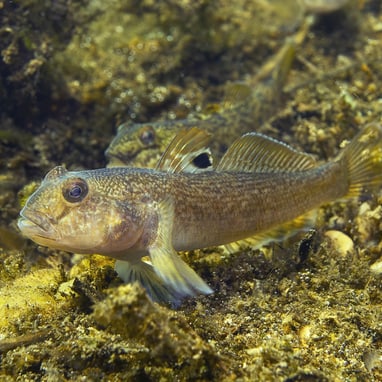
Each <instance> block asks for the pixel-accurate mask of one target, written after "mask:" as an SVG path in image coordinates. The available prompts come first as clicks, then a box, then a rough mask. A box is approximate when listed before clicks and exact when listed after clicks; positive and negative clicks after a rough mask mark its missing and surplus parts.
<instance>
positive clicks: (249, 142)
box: [216, 133, 316, 173]
mask: <svg viewBox="0 0 382 382" xmlns="http://www.w3.org/2000/svg"><path fill="white" fill-rule="evenodd" d="M315 166H316V162H315V160H314V159H313V157H312V156H310V155H309V154H305V153H302V152H299V151H296V150H295V149H293V148H292V147H290V146H288V145H287V144H285V143H282V142H279V141H277V140H275V139H272V138H269V137H266V136H265V135H262V134H258V133H248V134H245V135H243V136H242V137H240V138H238V139H237V140H236V141H235V142H234V143H233V144H232V146H231V147H230V148H229V149H228V150H227V152H226V153H225V154H224V156H223V158H222V160H221V161H220V163H219V164H218V166H217V168H216V170H217V171H242V172H262V173H275V172H279V173H281V172H293V171H305V170H308V169H311V168H313V167H315Z"/></svg>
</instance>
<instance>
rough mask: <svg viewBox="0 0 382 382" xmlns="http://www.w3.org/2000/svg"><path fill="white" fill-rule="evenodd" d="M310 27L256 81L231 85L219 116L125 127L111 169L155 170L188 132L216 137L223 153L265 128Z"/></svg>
mask: <svg viewBox="0 0 382 382" xmlns="http://www.w3.org/2000/svg"><path fill="white" fill-rule="evenodd" d="M308 27H309V25H308V23H307V25H304V26H303V27H302V28H301V30H300V31H299V32H298V33H296V35H295V36H292V37H289V38H288V39H287V40H286V42H285V43H284V44H283V46H282V47H281V48H280V49H279V51H277V52H276V54H274V55H273V56H272V57H270V58H269V59H268V60H267V61H266V62H265V64H264V65H263V66H262V67H261V68H260V70H259V72H258V73H257V74H256V75H255V76H254V78H253V79H252V81H251V83H249V84H246V83H234V84H231V86H228V87H227V91H226V97H225V101H224V102H223V105H222V106H221V107H217V108H215V109H214V110H213V112H208V113H207V114H205V115H200V116H194V117H192V116H190V117H188V118H185V119H179V120H165V121H156V122H146V123H131V122H126V123H123V124H121V125H120V126H119V127H118V131H117V135H116V136H115V137H114V138H113V139H112V141H111V142H110V144H109V146H108V148H107V149H106V151H105V156H106V159H107V162H108V167H118V166H135V167H141V166H144V167H155V165H156V163H157V162H158V160H159V158H160V156H161V154H162V153H163V152H164V150H165V149H166V147H167V146H168V144H169V143H170V142H171V140H172V139H173V138H174V136H175V135H176V134H177V133H178V132H179V131H180V130H183V129H185V128H189V129H190V128H192V127H198V128H199V129H202V130H205V131H207V132H209V133H211V134H213V136H214V140H213V142H211V145H210V147H211V149H212V150H213V151H214V152H215V155H218V154H219V153H223V152H224V151H225V150H226V149H227V147H228V145H229V144H230V143H231V142H232V141H233V140H234V139H236V138H237V137H238V136H240V135H241V134H243V133H245V132H247V131H252V130H254V126H257V127H261V126H262V125H263V124H264V123H265V122H266V121H268V120H269V119H270V117H271V116H273V115H274V114H275V113H276V111H277V110H278V109H279V107H280V104H281V99H282V94H283V92H282V88H283V85H284V84H285V82H286V79H287V76H288V73H289V71H290V68H291V66H292V63H293V61H294V58H295V54H296V46H297V45H299V44H301V42H302V41H303V39H304V37H305V35H306V32H307V30H308Z"/></svg>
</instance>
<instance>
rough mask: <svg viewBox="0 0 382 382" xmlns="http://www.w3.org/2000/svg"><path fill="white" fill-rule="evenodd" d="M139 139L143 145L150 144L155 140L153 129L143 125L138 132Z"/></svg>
mask: <svg viewBox="0 0 382 382" xmlns="http://www.w3.org/2000/svg"><path fill="white" fill-rule="evenodd" d="M139 140H140V141H141V142H142V143H143V144H144V145H145V146H151V145H152V144H153V143H154V141H155V131H154V129H153V128H152V127H151V126H149V125H147V126H144V127H143V128H142V129H141V131H140V133H139Z"/></svg>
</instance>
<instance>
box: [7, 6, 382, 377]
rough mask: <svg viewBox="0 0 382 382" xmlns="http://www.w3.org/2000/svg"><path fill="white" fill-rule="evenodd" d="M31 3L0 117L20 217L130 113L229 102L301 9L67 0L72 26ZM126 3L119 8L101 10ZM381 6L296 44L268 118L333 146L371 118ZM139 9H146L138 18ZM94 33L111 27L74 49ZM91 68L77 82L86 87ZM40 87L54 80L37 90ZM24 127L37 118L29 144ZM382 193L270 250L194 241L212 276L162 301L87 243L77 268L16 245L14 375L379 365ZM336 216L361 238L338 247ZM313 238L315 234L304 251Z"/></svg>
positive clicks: (340, 227) (356, 371) (195, 257)
mask: <svg viewBox="0 0 382 382" xmlns="http://www.w3.org/2000/svg"><path fill="white" fill-rule="evenodd" d="M0 3H1V4H4V2H0ZM60 3H62V2H55V7H57V4H60ZM257 3H258V2H256V4H257ZM16 4H19V3H16ZM34 4H35V2H33V1H29V2H28V3H26V2H25V7H27V8H25V7H16V8H14V9H12V11H13V12H9V11H8V9H7V8H4V7H3V8H2V15H1V17H2V19H1V20H2V27H1V30H0V36H1V39H0V47H1V51H2V61H1V60H0V61H1V63H0V75H1V80H0V83H1V90H0V101H1V110H0V113H1V119H0V121H1V123H0V131H7V132H9V131H14V132H15V134H16V135H15V139H13V138H12V137H10V139H8V138H9V136H8V138H7V137H5V138H6V139H0V166H1V172H0V173H1V174H11V175H13V176H9V178H7V179H10V180H12V179H13V180H12V181H10V183H9V184H7V185H6V184H5V183H4V187H3V188H2V189H1V195H0V209H1V211H0V214H1V219H2V226H4V227H6V228H7V229H9V227H11V228H12V227H13V226H14V222H15V220H16V219H17V214H18V211H19V202H18V197H17V192H18V190H20V189H21V188H22V186H23V185H24V184H28V183H31V182H32V181H39V180H40V179H41V178H42V176H43V175H44V173H45V172H46V171H47V170H48V169H49V168H50V167H53V166H54V165H56V164H60V163H66V164H68V165H69V167H71V168H89V167H96V166H101V165H103V164H104V163H105V162H104V161H105V160H104V157H103V150H104V149H105V148H106V146H107V145H108V143H109V142H110V140H111V137H112V135H113V133H114V126H115V124H117V123H118V122H119V121H125V120H127V119H130V120H133V121H135V120H138V121H147V120H153V119H156V118H162V119H166V118H169V117H171V118H174V117H180V118H184V117H186V116H187V114H188V113H190V112H193V111H195V110H198V109H199V108H200V107H202V106H203V105H205V104H206V103H208V102H211V101H213V102H216V101H220V100H221V99H222V97H221V95H222V89H223V87H224V84H225V83H226V82H227V81H228V80H233V81H235V80H238V79H241V78H243V77H244V76H246V75H248V74H253V73H255V72H256V68H258V67H260V66H261V63H262V62H264V61H265V60H266V58H267V57H269V55H270V54H272V52H274V51H275V49H276V47H278V46H279V45H280V43H281V41H282V40H283V39H284V37H285V33H288V28H282V25H286V26H288V25H289V27H291V26H293V24H295V23H296V22H297V23H298V17H297V16H296V18H293V17H292V18H291V19H289V20H290V21H288V22H287V23H285V19H283V18H281V19H278V20H277V22H275V23H274V22H273V21H275V20H274V18H275V17H276V16H272V17H273V19H270V17H271V16H270V15H274V13H267V12H265V11H264V12H261V11H259V12H258V14H257V15H256V17H257V18H261V17H262V18H263V19H264V20H265V21H267V22H266V23H259V25H260V26H259V28H258V29H256V26H255V24H256V23H255V22H251V20H252V21H253V20H254V19H253V10H254V8H255V5H253V4H251V5H250V7H254V8H246V7H244V6H242V5H241V4H242V3H241V2H240V3H238V4H235V5H234V4H229V3H228V2H226V1H219V2H217V1H216V2H215V1H213V2H206V1H198V2H192V3H191V2H188V1H181V2H174V1H165V2H151V1H148V2H143V5H144V7H139V9H138V7H137V6H136V2H124V4H120V2H118V1H114V2H112V3H110V4H109V2H108V3H107V4H106V3H101V2H89V3H88V2H82V3H81V4H80V5H81V6H78V7H75V8H70V7H69V8H67V9H68V11H67V12H65V11H64V12H61V13H60V12H58V13H57V8H55V9H56V11H55V12H56V13H55V14H56V16H55V17H56V20H57V17H58V19H59V20H60V24H61V25H62V27H63V33H62V34H61V32H60V31H57V30H56V29H55V28H54V27H53V26H52V25H51V24H53V21H52V20H54V18H52V17H51V15H52V13H49V12H51V11H49V12H48V14H47V15H48V16H47V17H46V18H47V21H46V22H44V23H43V24H42V25H41V29H39V28H37V27H36V25H37V24H38V22H37V21H38V19H39V17H38V15H39V12H41V11H47V10H46V8H44V7H48V5H49V6H50V3H41V2H39V4H37V3H36V4H35V5H34ZM62 4H64V9H65V4H69V3H65V2H63V3H62ZM243 4H244V2H243ZM254 4H255V2H254ZM41 7H43V8H41ZM73 7H74V6H73ZM114 7H115V9H116V12H115V13H116V15H114V16H111V15H110V14H109V15H105V20H108V23H109V24H108V25H107V23H106V22H102V21H101V20H100V19H97V17H96V16H98V15H100V14H102V13H103V12H106V11H107V12H106V13H108V12H110V13H111V12H112V9H113V8H114ZM26 9H28V10H30V11H31V14H32V16H31V18H32V19H31V22H29V19H28V15H27V13H28V12H25V10H26ZM174 9H176V12H174ZM259 9H261V8H258V9H257V10H259ZM280 12H282V11H281V10H280ZM381 12H382V9H381V5H380V2H379V1H377V0H368V1H365V2H353V8H351V9H350V10H349V11H348V10H346V13H342V14H341V12H340V13H339V14H338V13H336V14H334V15H322V16H320V17H318V19H317V22H316V24H315V25H314V27H313V28H312V30H311V31H310V33H309V35H308V37H307V40H306V41H305V42H304V44H303V46H302V47H301V48H299V50H298V52H297V54H298V60H297V63H296V65H295V66H294V67H293V70H292V73H291V75H290V83H289V87H288V88H287V89H290V91H289V92H287V94H286V96H284V98H285V102H286V106H285V107H284V108H283V109H282V110H280V112H279V113H277V114H276V115H275V116H274V117H273V118H272V119H271V121H270V122H269V123H268V124H267V125H266V126H263V127H262V128H261V130H262V131H263V132H264V133H267V134H270V135H272V136H274V137H276V138H279V139H281V140H283V141H286V142H289V143H290V144H292V145H293V146H295V147H297V148H300V149H303V150H304V151H309V152H312V153H314V154H315V155H317V157H319V158H323V159H326V158H329V157H334V156H335V155H336V154H337V153H338V151H339V146H340V144H341V142H343V141H344V140H346V139H348V138H349V137H351V136H353V135H354V134H355V132H356V131H357V130H358V129H359V126H361V125H364V124H366V123H368V122H370V121H373V120H376V119H377V120H380V115H381V111H382V109H381V102H380V91H379V89H381V85H382V76H381V73H382V67H381V62H382V53H381V52H382V49H381V48H382V47H381V42H380V41H381V32H382V28H381V22H380V18H381ZM120 13H126V14H130V20H132V21H133V22H134V23H135V29H134V28H132V29H131V30H134V31H135V32H136V33H137V37H136V38H135V39H134V36H133V34H134V33H130V32H126V33H127V37H128V39H127V41H125V37H126V36H125V35H124V34H123V33H122V34H121V35H120V38H118V36H119V34H118V33H116V34H115V38H116V41H115V46H117V47H118V48H119V50H118V49H117V50H116V51H115V53H116V54H123V48H124V47H126V46H127V47H128V48H129V49H130V51H129V52H130V53H129V54H128V55H127V56H126V57H124V58H122V59H116V58H115V55H114V54H112V53H113V51H112V50H103V49H106V45H107V44H104V45H102V44H98V39H102V38H103V36H104V37H105V41H106V40H107V39H106V37H107V36H108V38H109V40H107V41H108V42H109V43H113V41H112V35H113V34H112V31H113V28H114V29H115V28H116V27H118V25H120V24H119V21H118V14H120ZM140 13H141V14H142V15H140ZM4 15H6V17H5V16H4ZM64 15H66V16H64ZM153 15H158V16H153ZM344 16H346V17H344ZM4 17H5V18H4ZM99 17H101V16H99ZM125 17H127V16H125ZM155 17H157V19H155ZM93 19H94V24H93V23H92V21H93ZM143 20H145V22H146V21H147V22H149V24H148V25H144V26H141V27H139V25H138V24H139V22H140V21H143ZM283 20H284V21H283ZM296 20H297V21H296ZM271 21H272V22H271ZM16 22H17V23H18V24H17V25H18V26H17V28H16V26H15V24H16ZM55 22H56V21H55ZM134 23H133V25H134ZM95 26H97V28H98V29H97V28H95ZM6 27H11V31H8V30H7V29H6ZM151 27H153V29H152V34H150V28H151ZM104 28H105V29H104ZM291 29H293V27H292V28H291ZM18 31H20V34H17V32H18ZM29 31H32V32H33V33H29ZM75 33H77V34H78V35H76V37H73V38H72V35H74V34H75ZM26 36H27V38H26ZM49 36H51V38H48V37H49ZM168 36H173V40H172V41H166V38H167V37H168ZM86 37H88V38H89V39H90V40H92V39H96V40H95V41H97V43H96V44H93V45H92V44H90V45H91V46H90V47H87V46H85V47H84V51H81V49H77V50H76V49H74V48H73V47H74V46H75V44H78V43H79V42H81V41H82V42H83V41H85V42H86ZM170 40H171V38H170ZM76 46H78V45H76ZM140 46H142V47H143V48H142V49H139V47H140ZM153 47H154V49H153ZM91 49H93V51H92V52H91ZM131 52H133V53H131ZM48 53H49V54H48ZM69 53H70V54H69ZM110 54H112V55H110ZM35 55H36V57H38V61H33V58H34V56H35ZM65 55H66V57H67V56H70V55H72V58H71V59H70V60H69V61H66V60H65V59H64V56H65ZM128 57H132V62H131V63H130V62H129V61H128ZM193 59H194V60H193ZM114 60H115V63H114V62H113V61H114ZM108 61H111V62H110V65H108ZM105 63H106V64H105ZM66 64H67V65H68V66H67V68H70V69H71V70H73V71H72V72H71V71H68V70H67V69H66V68H65V65H66ZM120 65H122V67H119V66H120ZM81 66H83V67H84V68H85V70H83V71H82V70H81ZM105 68H106V69H107V68H109V69H110V70H111V72H110V73H111V74H112V75H111V76H110V77H109V78H108V76H107V75H105V73H103V72H102V71H104V70H105ZM92 70H93V72H92ZM28 73H29V74H28ZM142 73H143V76H142ZM323 73H325V75H323ZM97 77H98V79H99V82H97ZM77 78H79V79H80V80H81V81H82V82H81V83H80V85H81V86H78V87H73V84H74V85H75V83H74V82H73V81H75V80H76V79H77ZM317 79H318V80H317ZM10 80H12V81H11V84H12V86H11V87H10ZM30 89H33V92H34V94H36V93H35V90H36V89H37V90H38V94H39V96H41V95H43V97H42V98H39V97H35V98H33V97H32V98H31V97H30V94H31V93H30V91H29V90H30ZM123 91H125V92H126V93H127V95H126V96H125V97H120V94H121V92H123ZM129 91H132V94H131V93H130V92H129ZM39 105H43V107H41V108H40V107H39ZM20 110H23V117H22V118H21V116H17V118H16V114H18V113H19V114H22V113H20ZM25 116H27V117H28V118H25ZM254 128H256V129H257V126H254ZM14 129H16V130H14ZM24 132H25V133H27V134H32V135H33V138H32V139H29V137H28V139H26V144H25V142H24V140H23V139H21V140H20V139H19V137H21V136H22V134H23V133H24ZM12 134H13V133H12ZM19 134H21V135H19ZM9 163H11V164H12V165H11V166H10V165H9ZM380 204H381V200H380V199H378V198H374V197H373V198H369V199H367V200H363V201H362V203H357V202H354V203H352V204H348V205H343V204H341V203H340V204H336V205H333V206H329V207H327V208H324V209H322V210H320V212H319V219H318V223H317V232H316V234H315V235H313V237H310V236H309V237H305V236H304V234H303V233H302V234H301V235H300V236H299V237H297V238H295V239H294V240H292V241H288V242H286V243H282V244H281V245H272V246H270V247H269V248H267V249H264V250H262V251H256V252H254V251H251V250H246V251H243V252H242V253H239V254H235V255H234V256H227V255H224V254H222V253H221V252H219V251H217V250H214V249H212V250H208V251H195V252H193V253H187V254H183V256H184V257H185V259H186V260H187V262H189V263H190V264H191V266H192V267H193V268H194V269H195V270H196V271H197V272H198V273H199V274H200V275H201V276H202V277H203V279H205V280H207V281H208V283H209V284H210V285H211V287H212V288H213V289H214V291H215V293H214V294H213V295H211V296H207V297H199V298H196V299H192V300H189V301H185V302H184V304H183V305H182V306H180V307H179V308H178V309H177V310H176V311H173V310H170V309H168V308H167V307H160V306H157V305H155V304H152V303H151V302H150V301H149V300H147V298H146V296H145V295H144V294H143V292H142V290H141V289H140V288H139V287H137V286H135V285H131V286H121V281H120V280H118V278H117V277H116V275H115V274H114V271H113V269H112V266H113V264H112V261H110V260H108V259H105V258H101V257H98V256H92V257H87V258H83V259H82V260H81V261H80V262H79V263H78V264H77V265H75V266H74V267H72V266H71V264H70V261H69V260H68V258H67V257H66V255H65V254H63V253H60V252H59V253H57V252H54V253H53V252H52V251H49V250H46V249H42V248H38V247H36V246H34V245H32V244H29V245H28V246H27V247H26V249H25V250H24V251H20V250H17V249H16V250H9V249H5V248H2V249H1V251H0V276H1V283H0V287H1V289H0V298H1V302H2V304H1V306H2V308H1V316H2V318H1V325H0V333H1V335H0V352H1V361H0V362H1V364H0V376H1V379H2V380H9V381H11V380H15V379H18V380H46V381H49V380H55V381H56V380H58V381H60V380H62V381H64V380H79V379H81V378H84V377H85V378H87V379H88V380H100V379H104V380H106V379H107V380H115V381H118V380H121V381H122V380H123V381H126V380H137V379H141V380H160V379H161V380H189V379H188V376H192V377H193V378H194V379H195V380H219V381H220V380H223V381H224V380H225V381H231V380H243V381H247V380H248V381H249V380H266V381H305V380H310V381H328V380H349V381H356V380H357V381H370V380H375V381H377V380H379V379H381V378H382V364H381V361H380V359H381V358H380V357H381V350H380V349H381V346H382V326H381V322H382V320H381V318H382V317H381V309H380V307H381V304H382V295H381V287H382V276H381V272H380V271H378V267H374V268H376V271H372V266H373V265H375V264H378V261H380V259H381V249H382V241H381V233H380V232H381V229H380V221H381V220H380V219H381V212H380ZM328 230H336V231H341V232H343V233H345V234H346V235H347V236H348V237H350V238H351V240H352V241H353V245H354V251H350V252H346V253H343V254H340V255H339V253H338V251H337V250H336V251H334V250H333V244H332V242H331V241H330V238H328V237H327V236H326V235H325V232H326V231H328ZM301 240H303V241H304V240H305V241H306V240H307V242H308V244H309V245H308V246H307V248H306V249H304V250H303V249H302V246H301ZM336 249H337V248H336ZM37 256H38V257H37ZM36 257H37V258H38V261H37V262H36V261H33V262H30V259H31V258H33V259H36ZM60 267H61V268H60ZM5 318H6V319H5Z"/></svg>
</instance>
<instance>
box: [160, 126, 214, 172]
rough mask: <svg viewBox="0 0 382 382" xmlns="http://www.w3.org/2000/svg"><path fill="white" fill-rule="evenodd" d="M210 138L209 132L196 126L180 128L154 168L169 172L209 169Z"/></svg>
mask: <svg viewBox="0 0 382 382" xmlns="http://www.w3.org/2000/svg"><path fill="white" fill-rule="evenodd" d="M210 139H211V135H210V134H208V133H207V132H205V131H203V130H200V129H198V128H197V127H192V128H191V129H184V130H181V131H180V132H179V133H178V134H177V135H176V136H175V137H174V139H173V140H172V141H171V143H170V144H169V145H168V147H167V149H166V151H165V152H164V154H163V155H162V158H161V159H160V160H159V163H158V165H157V167H156V169H157V170H161V171H167V172H170V173H176V172H191V173H195V172H202V171H206V170H211V169H212V156H211V151H210V149H209V148H208V147H207V145H208V144H209V142H210Z"/></svg>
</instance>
